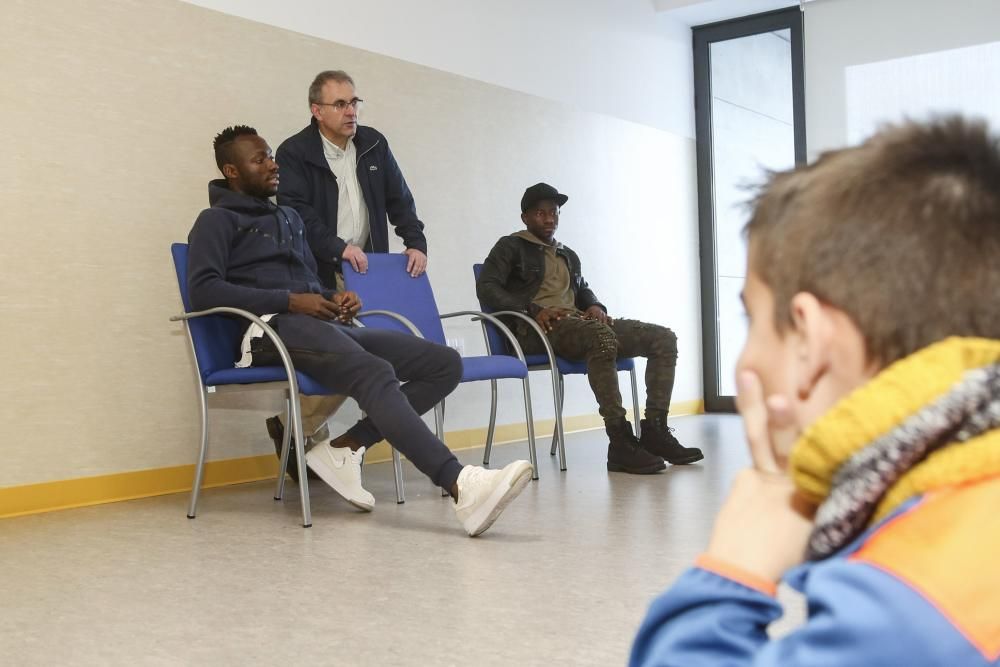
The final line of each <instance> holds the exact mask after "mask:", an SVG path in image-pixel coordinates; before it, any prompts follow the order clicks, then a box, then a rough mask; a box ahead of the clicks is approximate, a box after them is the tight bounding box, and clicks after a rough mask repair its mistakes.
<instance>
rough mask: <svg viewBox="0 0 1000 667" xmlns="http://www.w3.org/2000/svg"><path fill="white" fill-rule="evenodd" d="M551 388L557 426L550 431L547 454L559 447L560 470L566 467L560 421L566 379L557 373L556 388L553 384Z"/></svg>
mask: <svg viewBox="0 0 1000 667" xmlns="http://www.w3.org/2000/svg"><path fill="white" fill-rule="evenodd" d="M553 389H554V390H555V394H556V396H557V397H558V400H557V405H556V426H557V428H556V429H554V430H553V432H552V447H550V448H549V456H554V455H555V453H556V447H558V448H559V469H560V470H565V469H566V442H565V440H566V438H565V435H564V434H565V431H563V428H564V427H563V423H562V411H563V404H564V402H565V400H566V381H565V379H564V378H563V375H562V373H560V374H559V385H558V389H556V388H555V385H553ZM556 431H558V432H556Z"/></svg>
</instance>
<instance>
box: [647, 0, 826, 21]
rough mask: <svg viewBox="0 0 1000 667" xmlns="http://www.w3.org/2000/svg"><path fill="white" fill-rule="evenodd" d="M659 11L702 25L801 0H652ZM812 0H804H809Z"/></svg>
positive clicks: (780, 7) (792, 3)
mask: <svg viewBox="0 0 1000 667" xmlns="http://www.w3.org/2000/svg"><path fill="white" fill-rule="evenodd" d="M651 1H652V3H653V7H654V8H655V9H656V11H657V12H658V13H661V14H664V15H666V16H669V17H670V18H672V19H675V20H677V21H680V22H681V23H684V24H686V25H701V24H704V23H713V22H715V21H725V20H726V19H732V18H737V17H740V16H750V15H751V14H760V13H761V12H769V11H772V10H774V9H784V8H785V7H796V6H799V5H800V4H801V3H800V2H799V0H651ZM809 1H810V0H803V2H809Z"/></svg>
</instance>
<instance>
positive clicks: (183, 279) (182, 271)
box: [170, 243, 247, 379]
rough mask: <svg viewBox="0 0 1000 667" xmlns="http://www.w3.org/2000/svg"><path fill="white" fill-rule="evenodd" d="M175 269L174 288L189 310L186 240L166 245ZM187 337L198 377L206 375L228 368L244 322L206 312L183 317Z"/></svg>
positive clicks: (241, 333) (230, 366)
mask: <svg viewBox="0 0 1000 667" xmlns="http://www.w3.org/2000/svg"><path fill="white" fill-rule="evenodd" d="M170 254H171V255H173V258H174V270H175V271H176V272H177V288H178V289H179V290H180V292H181V301H182V302H183V303H184V312H186V313H190V312H192V309H191V299H190V297H189V295H188V244H187V243H174V244H172V245H171V246H170ZM187 326H188V331H190V332H191V341H192V342H193V343H194V355H195V361H196V362H197V364H198V372H199V373H200V374H201V377H202V378H203V379H204V378H207V377H208V376H209V375H211V374H212V373H214V372H216V371H220V370H223V369H226V368H232V367H233V362H234V361H235V358H234V356H235V354H236V351H237V350H238V349H239V341H240V338H241V337H242V335H243V332H244V331H245V330H246V326H247V323H246V322H243V321H241V320H237V319H234V318H231V317H225V316H224V315H206V316H204V317H196V318H194V319H191V320H188V321H187Z"/></svg>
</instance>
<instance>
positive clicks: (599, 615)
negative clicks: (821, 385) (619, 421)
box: [0, 416, 749, 665]
mask: <svg viewBox="0 0 1000 667" xmlns="http://www.w3.org/2000/svg"><path fill="white" fill-rule="evenodd" d="M672 425H673V426H675V427H676V429H677V435H678V436H679V438H680V440H681V441H682V442H684V443H685V444H689V445H696V446H699V447H701V448H703V449H704V450H705V453H706V460H705V461H703V462H702V463H700V464H696V465H693V466H684V467H674V468H668V470H667V471H666V472H664V473H661V474H659V475H655V476H642V477H638V476H630V475H621V474H608V473H607V472H606V470H605V469H604V460H605V449H606V443H607V441H606V440H605V438H604V435H603V433H601V432H598V431H590V432H585V433H577V434H570V435H569V437H568V439H567V452H568V456H569V470H568V471H566V472H564V473H561V472H559V469H558V465H557V464H556V461H555V459H554V458H549V456H548V453H547V447H543V446H542V444H541V442H540V443H539V449H540V451H539V456H540V459H541V461H540V469H539V472H540V477H541V479H539V480H538V482H535V483H532V484H530V485H529V486H528V488H527V489H526V490H525V492H524V493H523V495H522V496H521V497H520V498H519V499H518V500H517V501H516V502H515V503H514V504H512V505H511V506H510V508H508V510H507V512H506V513H505V514H504V515H503V516H502V517H501V518H500V520H499V521H498V522H497V523H496V524H495V525H494V527H493V528H492V529H491V530H490V531H489V532H487V533H486V534H485V535H483V536H482V537H480V538H476V539H470V538H468V537H465V534H464V532H462V529H461V526H460V525H459V523H458V522H457V520H456V519H455V517H454V512H453V510H452V507H451V502H450V500H448V499H445V498H442V497H441V496H440V495H439V492H438V491H437V490H436V489H434V488H432V487H431V485H430V483H429V482H428V481H427V480H426V479H425V478H423V477H422V476H420V475H419V473H416V472H415V471H414V470H413V468H412V467H407V469H406V478H407V502H406V503H405V504H404V505H396V504H395V492H394V487H393V483H392V471H391V467H390V466H389V465H388V464H378V465H370V466H367V467H366V469H365V485H366V487H367V488H368V489H369V490H370V491H371V492H372V493H373V494H374V495H375V499H376V506H375V511H374V512H373V513H371V514H364V513H361V512H358V511H356V510H354V509H353V508H352V507H351V506H349V505H348V504H347V503H345V502H343V501H342V500H340V498H339V497H338V496H336V494H334V493H333V492H332V491H330V490H329V489H326V488H322V487H320V486H319V485H318V484H317V485H316V486H315V487H314V488H313V490H312V498H313V527H312V528H310V529H303V528H302V527H301V526H300V525H299V519H300V515H299V508H298V502H297V498H298V493H297V488H296V487H295V486H294V484H289V486H288V489H287V492H286V499H285V501H283V502H275V501H273V500H272V499H271V495H272V488H273V487H272V485H271V484H270V483H256V484H246V485H241V486H235V487H228V488H225V489H216V490H209V491H207V492H205V493H204V495H203V497H202V501H201V505H200V507H199V517H198V518H197V519H195V520H188V519H186V518H185V507H186V501H187V498H186V496H181V495H174V496H165V497H161V498H152V499H146V500H137V501H131V502H125V503H117V504H113V505H104V506H100V507H93V508H86V509H80V510H71V511H65V512H56V513H51V514H44V515H38V516H31V517H23V518H18V519H9V520H6V521H3V522H0V591H3V597H4V604H3V611H2V612H0V614H2V616H0V647H2V649H0V650H2V652H3V657H2V658H0V660H2V662H3V663H4V664H10V665H23V664H33V665H49V664H87V665H90V664H94V665H98V664H99V665H112V664H113V665H124V664H143V665H177V664H204V665H237V664H279V663H288V664H297V663H303V664H306V663H308V664H317V665H616V664H619V665H620V664H623V663H624V661H625V659H626V656H627V654H628V649H629V645H630V642H631V639H632V636H633V633H634V631H635V629H636V627H637V625H638V623H639V621H640V619H641V618H642V616H643V613H644V611H645V608H646V606H647V604H648V603H649V602H650V600H651V599H652V597H653V596H654V595H656V594H657V593H658V592H660V591H661V590H663V589H664V588H665V587H666V586H667V585H668V583H669V582H670V581H671V579H673V578H674V577H675V576H676V575H677V574H678V573H679V572H680V571H681V570H682V569H684V568H685V567H686V566H687V565H688V564H689V563H690V562H691V560H692V559H693V558H694V557H695V556H696V555H697V554H698V553H700V551H701V550H702V549H703V548H704V546H705V544H706V541H707V538H708V534H709V530H710V528H711V525H712V520H713V516H714V514H715V512H716V510H717V509H718V507H719V505H720V503H721V501H722V499H723V497H724V494H725V491H726V488H727V486H728V483H729V481H730V479H731V478H732V476H733V474H734V472H735V471H736V470H737V469H738V468H740V467H742V466H744V465H746V464H747V463H748V460H749V459H748V457H747V455H746V452H745V445H744V438H743V434H742V432H741V430H740V425H739V421H738V419H737V418H735V417H731V416H697V417H685V418H680V419H676V420H673V422H672ZM543 450H544V453H543ZM525 454H526V452H525V448H524V446H523V444H522V445H504V446H499V447H497V448H495V450H494V464H495V465H497V466H498V465H502V464H503V463H506V462H508V461H510V460H513V459H515V458H524V457H525ZM477 456H481V451H480V450H471V451H468V452H462V456H461V458H462V459H463V461H465V462H469V463H471V462H475V460H476V457H477Z"/></svg>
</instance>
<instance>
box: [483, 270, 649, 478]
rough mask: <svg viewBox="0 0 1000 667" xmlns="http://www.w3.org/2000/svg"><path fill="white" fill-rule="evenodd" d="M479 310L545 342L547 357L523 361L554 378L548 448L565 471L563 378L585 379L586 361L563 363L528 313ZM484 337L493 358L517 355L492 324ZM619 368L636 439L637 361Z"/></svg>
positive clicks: (625, 362) (627, 361) (627, 360)
mask: <svg viewBox="0 0 1000 667" xmlns="http://www.w3.org/2000/svg"><path fill="white" fill-rule="evenodd" d="M482 270H483V265H482V264H473V265H472V275H473V277H474V278H475V279H476V282H477V283H478V282H479V274H480V273H482ZM479 307H480V308H482V309H483V312H485V313H489V314H491V315H494V316H497V317H500V316H511V317H516V318H518V319H520V320H523V321H524V322H525V323H527V324H528V325H529V326H530V327H531V328H532V329H533V330H534V331H535V333H536V334H537V335H538V338H539V339H540V340H541V341H542V344H543V345H544V346H545V353H544V354H529V355H525V356H524V361H525V363H527V365H528V370H531V371H541V370H547V371H549V372H550V373H551V375H552V401H553V403H554V404H555V422H556V423H555V428H554V429H553V433H552V446H551V447H550V448H549V456H552V455H554V454H555V453H556V450H557V449H558V451H559V469H560V470H566V438H565V430H564V428H563V421H562V410H563V402H564V399H565V382H564V379H563V378H564V377H565V376H566V375H586V374H587V363H586V362H584V361H570V360H569V359H564V358H563V357H560V356H559V355H557V354H556V353H555V352H554V351H553V350H552V345H551V344H550V343H549V339H548V337H547V336H546V335H545V332H544V331H542V328H541V327H540V326H539V325H538V323H537V322H536V321H535V320H534V318H532V317H529V316H528V315H526V314H525V313H520V312H517V311H513V310H500V311H494V310H491V309H490V308H489V307H488V306H487V305H486V304H485V303H483V302H482V301H480V302H479ZM483 333H484V335H485V337H486V346H487V348H488V349H489V351H490V354H493V355H499V356H510V355H512V354H514V351H513V350H512V348H511V347H510V345H509V342H508V340H507V338H506V337H504V336H501V335H500V334H499V332H497V331H496V329H495V328H494V327H493V326H492V322H486V321H483ZM617 367H618V370H619V372H620V371H628V373H629V378H630V379H631V381H632V409H633V410H634V413H633V414H634V415H635V420H634V421H635V430H636V436H638V435H639V388H638V382H637V381H636V376H635V360H634V359H632V358H628V357H625V358H621V359H618V363H617ZM490 409H491V411H493V412H495V411H496V403H495V402H494V404H493V405H492V406H491V408H490ZM489 455H490V450H489V445H487V448H486V454H485V456H486V457H487V458H488V457H489Z"/></svg>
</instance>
